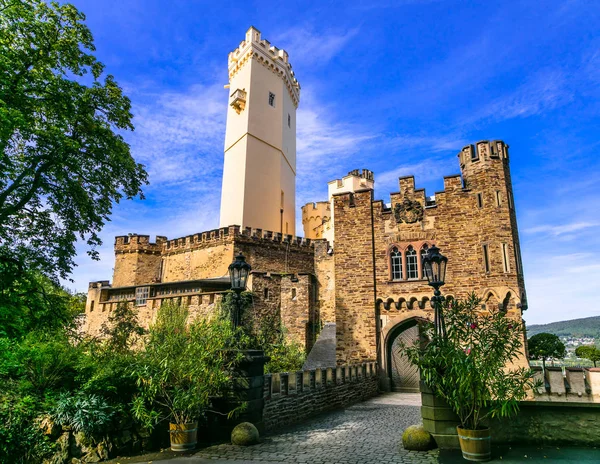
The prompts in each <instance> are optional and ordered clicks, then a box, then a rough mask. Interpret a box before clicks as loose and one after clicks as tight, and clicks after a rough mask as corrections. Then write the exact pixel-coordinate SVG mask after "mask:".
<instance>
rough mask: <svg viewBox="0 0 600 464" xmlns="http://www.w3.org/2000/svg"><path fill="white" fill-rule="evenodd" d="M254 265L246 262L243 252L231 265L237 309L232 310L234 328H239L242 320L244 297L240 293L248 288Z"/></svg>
mask: <svg viewBox="0 0 600 464" xmlns="http://www.w3.org/2000/svg"><path fill="white" fill-rule="evenodd" d="M251 270H252V267H251V266H250V265H249V264H248V263H247V262H246V258H245V257H244V255H243V254H242V253H240V254H239V255H237V256H236V257H235V260H234V261H233V262H232V263H231V264H230V265H229V278H230V280H231V290H233V291H234V292H235V293H236V304H235V309H234V310H233V311H232V312H231V323H232V324H233V328H234V329H237V328H238V327H239V326H240V324H241V322H242V299H241V297H240V293H242V292H243V291H244V290H246V282H247V281H248V275H249V274H250V271H251Z"/></svg>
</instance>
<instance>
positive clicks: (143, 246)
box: [115, 234, 167, 254]
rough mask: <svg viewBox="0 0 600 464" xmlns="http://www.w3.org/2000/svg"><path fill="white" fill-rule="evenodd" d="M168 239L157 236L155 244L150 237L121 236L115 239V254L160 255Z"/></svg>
mask: <svg viewBox="0 0 600 464" xmlns="http://www.w3.org/2000/svg"><path fill="white" fill-rule="evenodd" d="M166 241H167V237H163V236H160V235H159V236H157V237H156V240H155V241H154V242H150V236H149V235H138V234H129V235H119V236H117V237H115V253H117V254H119V253H147V254H160V253H161V252H162V249H163V245H164V243H165V242H166Z"/></svg>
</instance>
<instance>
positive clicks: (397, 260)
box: [390, 247, 402, 280]
mask: <svg viewBox="0 0 600 464" xmlns="http://www.w3.org/2000/svg"><path fill="white" fill-rule="evenodd" d="M390 267H391V268H392V280H402V253H401V252H400V250H398V248H397V247H394V248H392V251H391V252H390Z"/></svg>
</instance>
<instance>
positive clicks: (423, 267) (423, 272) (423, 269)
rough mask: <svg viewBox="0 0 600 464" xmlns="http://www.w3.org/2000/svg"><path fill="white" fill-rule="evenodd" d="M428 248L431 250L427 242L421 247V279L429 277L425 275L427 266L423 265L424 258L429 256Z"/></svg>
mask: <svg viewBox="0 0 600 464" xmlns="http://www.w3.org/2000/svg"><path fill="white" fill-rule="evenodd" d="M427 250H429V246H428V245H427V244H425V245H423V248H421V279H426V278H427V276H426V275H425V266H423V258H425V256H427Z"/></svg>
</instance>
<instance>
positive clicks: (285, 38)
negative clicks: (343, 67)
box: [274, 26, 359, 64]
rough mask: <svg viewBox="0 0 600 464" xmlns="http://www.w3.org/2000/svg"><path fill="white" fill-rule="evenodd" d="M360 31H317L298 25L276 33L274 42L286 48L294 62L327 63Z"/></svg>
mask: <svg viewBox="0 0 600 464" xmlns="http://www.w3.org/2000/svg"><path fill="white" fill-rule="evenodd" d="M358 31H359V29H358V28H354V29H350V30H347V31H343V32H333V31H326V32H322V31H321V32H316V31H314V30H313V29H312V28H311V27H306V26H304V27H296V28H293V29H288V30H286V31H285V32H283V33H281V34H279V35H276V36H275V37H274V42H275V43H277V44H281V46H282V47H283V48H285V50H286V51H287V52H288V53H289V55H290V60H291V62H292V64H294V63H298V64H318V63H326V62H327V61H329V60H330V59H331V58H333V57H334V56H335V55H337V54H338V53H339V52H340V51H341V50H342V49H343V48H344V47H345V46H346V44H348V42H350V40H351V39H353V38H354V37H356V35H357V34H358Z"/></svg>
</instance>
